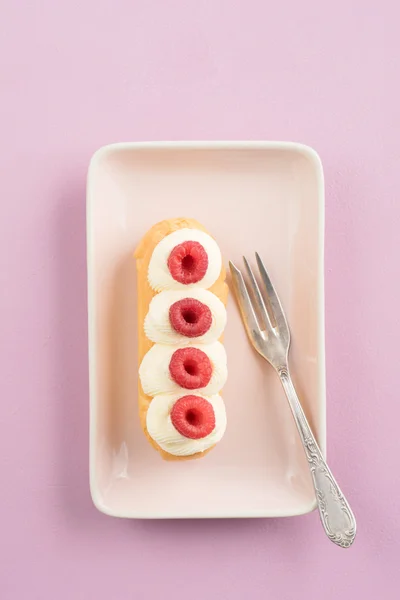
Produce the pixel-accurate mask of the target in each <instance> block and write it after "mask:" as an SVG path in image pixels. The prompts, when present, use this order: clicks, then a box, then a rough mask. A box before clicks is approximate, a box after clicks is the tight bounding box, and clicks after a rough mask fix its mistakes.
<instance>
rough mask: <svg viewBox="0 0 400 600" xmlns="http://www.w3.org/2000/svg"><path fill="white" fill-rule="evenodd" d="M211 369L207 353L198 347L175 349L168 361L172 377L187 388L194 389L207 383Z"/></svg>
mask: <svg viewBox="0 0 400 600" xmlns="http://www.w3.org/2000/svg"><path fill="white" fill-rule="evenodd" d="M212 371H213V369H212V365H211V362H210V359H209V358H208V356H207V354H206V353H205V352H203V351H202V350H199V349H198V348H180V349H179V350H175V352H174V353H173V355H172V358H171V361H170V363H169V372H170V375H171V377H172V379H173V380H174V381H175V383H177V384H178V385H180V386H181V387H183V388H185V389H187V390H195V389H197V388H203V387H205V386H206V385H208V383H209V382H210V379H211V375H212Z"/></svg>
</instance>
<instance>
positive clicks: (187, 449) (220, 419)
mask: <svg viewBox="0 0 400 600" xmlns="http://www.w3.org/2000/svg"><path fill="white" fill-rule="evenodd" d="M193 394H194V395H196V396H201V397H202V398H205V399H206V400H208V402H210V404H211V405H212V407H213V409H214V414H215V427H214V430H213V431H212V432H211V433H210V434H209V435H207V436H206V437H204V438H201V439H198V440H193V439H191V438H187V437H185V436H183V435H182V434H180V433H179V431H177V430H176V429H175V427H174V426H173V424H172V421H171V416H170V415H171V410H172V407H173V405H174V404H175V402H176V401H177V400H178V399H179V398H182V396H187V395H193ZM146 426H147V431H148V432H149V434H150V436H151V437H152V438H153V440H155V441H156V442H157V444H158V445H159V446H160V447H161V448H162V449H163V450H165V451H166V452H169V453H170V454H173V455H174V456H190V455H191V454H196V453H197V452H204V451H205V450H207V449H208V448H210V447H211V446H214V444H216V443H217V442H219V440H220V439H221V438H222V436H223V435H224V433H225V429H226V412H225V406H224V403H223V400H222V398H221V396H219V395H218V394H215V395H213V396H203V395H202V394H198V393H196V392H195V391H191V392H190V391H189V390H188V393H182V391H181V392H180V393H178V394H160V395H158V396H155V397H154V398H153V400H152V401H151V402H150V405H149V408H148V411H147V417H146Z"/></svg>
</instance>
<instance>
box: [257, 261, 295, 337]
mask: <svg viewBox="0 0 400 600" xmlns="http://www.w3.org/2000/svg"><path fill="white" fill-rule="evenodd" d="M256 259H257V265H258V268H259V270H260V275H261V279H262V281H263V283H264V285H265V289H266V292H267V295H268V300H269V302H270V305H271V309H272V313H273V316H274V319H275V321H276V325H277V327H278V329H279V330H280V331H281V332H282V333H283V331H285V330H286V331H289V327H288V324H287V321H286V317H285V313H284V312H283V308H282V305H281V303H280V300H279V298H278V295H277V293H276V291H275V288H274V286H273V285H272V281H271V280H270V278H269V275H268V273H267V270H266V268H265V266H264V263H263V261H262V260H261V258H260V256H259V254H258V252H256Z"/></svg>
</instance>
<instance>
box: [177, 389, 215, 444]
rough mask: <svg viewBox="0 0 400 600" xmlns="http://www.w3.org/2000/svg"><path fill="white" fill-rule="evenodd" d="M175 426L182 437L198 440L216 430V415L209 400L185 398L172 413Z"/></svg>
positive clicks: (180, 399)
mask: <svg viewBox="0 0 400 600" xmlns="http://www.w3.org/2000/svg"><path fill="white" fill-rule="evenodd" d="M171 421H172V424H173V426H174V427H175V429H176V430H177V431H179V433H180V434H181V435H184V436H185V437H187V438H191V439H193V440H198V439H200V438H204V437H206V436H207V435H209V434H210V433H211V432H212V431H213V430H214V428H215V413H214V409H213V407H212V405H211V404H210V402H208V400H206V399H205V398H202V397H201V396H183V397H182V398H179V400H177V401H176V402H175V404H174V406H173V408H172V411H171Z"/></svg>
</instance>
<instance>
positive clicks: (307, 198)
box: [87, 142, 326, 518]
mask: <svg viewBox="0 0 400 600" xmlns="http://www.w3.org/2000/svg"><path fill="white" fill-rule="evenodd" d="M178 216H179V217H181V216H183V217H193V218H195V219H198V220H199V221H200V222H201V223H203V225H204V226H205V227H206V228H207V229H208V231H209V232H210V233H211V234H212V235H213V236H214V237H215V238H216V240H217V242H218V244H219V246H220V248H221V251H222V254H223V257H224V260H225V262H226V263H227V261H228V259H230V260H232V261H233V262H235V263H236V264H237V265H238V266H241V265H242V255H243V254H245V255H246V256H248V257H250V258H251V257H253V256H254V251H255V250H257V251H258V252H259V253H260V255H261V256H262V257H263V259H264V261H265V264H266V266H267V269H268V270H269V272H270V275H271V278H272V280H273V281H274V283H275V285H276V288H277V291H278V293H279V295H280V297H281V300H282V303H283V306H284V308H285V311H286V314H287V317H288V321H289V324H290V327H291V331H292V349H291V355H290V359H291V361H290V364H291V367H292V374H293V378H294V382H295V385H296V388H297V391H298V394H299V396H300V398H301V400H302V403H303V406H304V409H305V412H306V414H307V416H308V418H309V420H310V423H311V425H312V427H313V430H314V432H315V434H316V436H317V438H318V440H319V442H320V444H321V446H322V448H323V450H324V449H325V426H326V422H325V357H324V298H323V229H324V191H323V174H322V166H321V162H320V160H319V158H318V155H317V154H316V153H315V152H314V151H313V150H312V149H311V148H308V147H307V146H303V145H300V144H293V143H282V142H265V143H264V142H255V143H254V142H248V143H247V142H226V143H225V142H215V143H214V142H210V143H207V142H201V143H127V144H115V145H111V146H107V147H104V148H101V149H100V150H98V151H97V152H96V153H95V155H94V156H93V158H92V161H91V164H90V168H89V174H88V191H87V229H88V295H89V355H90V359H89V362H90V413H91V417H90V484H91V493H92V498H93V501H94V503H95V505H96V506H97V508H98V509H99V510H101V511H102V512H104V513H107V514H109V515H114V516H118V517H133V518H191V517H277V516H288V515H298V514H302V513H306V512H309V511H311V510H312V509H314V508H315V506H316V504H315V498H314V493H313V488H312V484H311V478H310V474H309V470H308V465H307V462H306V459H305V456H304V453H303V450H302V447H301V444H300V441H299V438H298V435H297V431H296V428H295V425H294V421H293V419H292V417H291V414H290V410H289V407H288V404H287V401H286V399H285V397H284V393H283V391H282V389H281V386H280V383H279V380H278V377H277V375H276V373H275V372H274V371H273V369H272V368H271V367H270V366H269V365H268V364H267V363H266V362H265V361H264V360H263V359H262V358H261V357H259V356H258V355H257V354H256V352H255V351H254V350H253V349H252V347H251V346H250V345H249V343H248V340H247V337H246V335H245V331H244V328H243V324H242V322H241V321H240V317H239V313H238V310H237V307H236V304H235V301H234V298H233V297H232V293H231V294H230V299H229V302H228V325H227V329H226V333H225V338H224V344H225V347H226V350H227V354H228V367H229V377H228V383H227V385H226V386H225V388H224V390H223V397H224V400H225V404H226V410H227V415H228V428H227V431H226V434H225V436H224V438H223V440H222V441H221V442H220V443H219V444H218V445H217V446H216V448H214V449H213V450H212V452H211V453H210V454H208V455H207V456H206V457H204V458H202V459H200V460H195V461H184V462H179V461H178V462H165V461H163V460H162V459H161V458H160V456H159V454H158V453H157V452H156V451H155V450H154V449H153V448H152V447H151V446H150V444H149V443H148V442H147V440H146V439H145V436H144V434H143V433H142V430H141V428H140V425H139V419H138V410H137V376H138V375H137V324H136V304H137V301H136V270H135V262H134V258H133V252H134V249H135V247H136V245H137V243H138V241H139V240H140V238H141V237H142V236H143V234H144V233H145V232H146V231H147V230H148V229H149V228H150V227H151V226H152V225H153V224H154V223H156V222H157V221H160V220H162V219H166V218H172V217H178ZM228 283H229V280H228Z"/></svg>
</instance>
